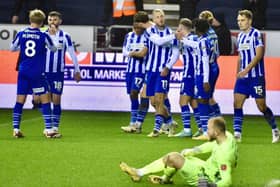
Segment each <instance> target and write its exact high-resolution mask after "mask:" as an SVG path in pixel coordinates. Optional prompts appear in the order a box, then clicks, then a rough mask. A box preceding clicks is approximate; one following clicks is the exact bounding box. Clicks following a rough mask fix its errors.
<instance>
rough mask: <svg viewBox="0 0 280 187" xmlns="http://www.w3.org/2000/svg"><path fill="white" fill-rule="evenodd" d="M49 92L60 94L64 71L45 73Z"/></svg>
mask: <svg viewBox="0 0 280 187" xmlns="http://www.w3.org/2000/svg"><path fill="white" fill-rule="evenodd" d="M46 77H47V80H48V83H49V86H50V92H51V93H54V94H57V95H61V94H62V91H63V86H64V73H46Z"/></svg>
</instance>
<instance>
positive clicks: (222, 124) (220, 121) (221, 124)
mask: <svg viewBox="0 0 280 187" xmlns="http://www.w3.org/2000/svg"><path fill="white" fill-rule="evenodd" d="M211 120H213V124H214V127H215V128H217V129H219V130H220V131H221V132H224V133H225V132H226V121H225V119H224V118H223V117H214V118H211Z"/></svg>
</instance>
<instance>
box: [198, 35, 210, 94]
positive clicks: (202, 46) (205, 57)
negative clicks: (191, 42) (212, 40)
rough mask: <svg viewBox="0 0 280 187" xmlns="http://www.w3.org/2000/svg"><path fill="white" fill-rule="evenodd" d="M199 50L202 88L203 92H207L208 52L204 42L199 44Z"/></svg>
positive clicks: (208, 87)
mask: <svg viewBox="0 0 280 187" xmlns="http://www.w3.org/2000/svg"><path fill="white" fill-rule="evenodd" d="M199 50H201V54H202V55H201V60H202V64H203V88H204V91H206V92H208V91H209V90H210V84H209V72H210V70H209V69H210V68H209V59H210V57H209V52H208V50H207V44H206V41H205V40H203V41H201V42H200V43H199Z"/></svg>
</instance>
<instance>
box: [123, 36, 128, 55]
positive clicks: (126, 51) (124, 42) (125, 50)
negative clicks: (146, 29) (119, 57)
mask: <svg viewBox="0 0 280 187" xmlns="http://www.w3.org/2000/svg"><path fill="white" fill-rule="evenodd" d="M127 37H128V34H126V35H125V38H124V41H123V48H122V54H123V56H124V57H129V47H128V41H127Z"/></svg>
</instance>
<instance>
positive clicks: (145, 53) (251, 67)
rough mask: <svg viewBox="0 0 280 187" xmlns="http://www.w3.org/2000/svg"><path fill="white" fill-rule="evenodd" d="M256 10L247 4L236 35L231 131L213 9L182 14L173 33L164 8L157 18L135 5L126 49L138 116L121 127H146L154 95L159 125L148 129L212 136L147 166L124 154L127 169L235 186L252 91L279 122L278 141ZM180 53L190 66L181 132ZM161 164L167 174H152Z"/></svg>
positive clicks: (161, 179) (133, 173)
mask: <svg viewBox="0 0 280 187" xmlns="http://www.w3.org/2000/svg"><path fill="white" fill-rule="evenodd" d="M252 18H253V17H252V13H251V12H250V11H248V10H240V11H239V12H238V15H237V23H238V26H239V28H240V31H241V32H240V33H239V35H238V39H237V48H238V52H239V55H238V67H237V79H236V83H235V87H234V117H233V127H234V128H233V129H234V135H232V134H231V133H230V132H228V131H226V122H225V120H224V119H223V118H222V117H221V111H220V107H219V105H218V103H217V102H216V101H215V99H214V98H213V93H214V90H215V84H216V81H217V79H218V76H219V66H218V63H217V59H218V57H219V48H218V39H217V35H216V34H215V31H214V30H213V29H212V28H211V27H210V25H211V22H212V21H213V19H215V18H214V16H213V14H212V13H211V12H210V11H202V12H201V13H200V14H199V17H198V18H197V19H195V20H189V19H187V18H182V19H181V20H180V21H179V25H178V28H177V30H176V31H175V33H173V32H172V30H171V29H170V28H169V27H167V26H166V25H165V23H164V12H163V10H160V9H156V10H154V11H153V13H152V19H153V22H150V21H149V18H148V15H147V13H146V12H138V13H136V15H135V17H134V25H133V31H132V32H130V33H128V34H127V36H126V38H125V41H124V45H123V54H124V56H126V57H127V58H128V67H127V76H126V83H127V93H128V94H129V95H130V99H131V119H130V124H129V125H128V126H123V127H121V129H122V130H123V131H124V132H128V133H141V130H142V124H143V122H144V118H145V116H146V114H147V111H148V107H149V101H150V102H151V105H152V106H153V107H154V108H155V111H156V113H155V122H154V129H153V131H152V132H151V133H150V134H148V137H158V136H159V135H160V134H161V133H164V132H166V131H167V133H168V136H170V137H192V138H193V139H195V140H209V141H207V142H206V143H204V144H202V145H200V146H196V147H194V148H187V149H184V150H183V151H181V152H171V153H168V154H166V155H164V156H163V157H161V158H159V159H157V160H155V161H152V162H151V163H149V164H147V165H145V166H143V167H141V168H134V167H131V166H129V165H128V164H126V163H125V162H121V163H120V169H121V170H122V171H124V172H125V173H127V174H128V175H129V176H130V178H131V179H132V180H133V181H140V180H141V178H142V177H143V176H145V175H149V177H148V179H149V181H150V182H151V183H153V184H170V183H173V176H174V175H175V173H179V174H180V176H181V177H182V178H183V181H184V182H185V183H186V184H188V185H191V186H198V187H209V186H210V187H217V186H218V187H228V186H231V185H232V175H231V174H232V170H233V168H235V166H236V163H237V143H236V142H241V132H242V122H243V110H242V108H243V104H244V101H245V100H246V99H247V98H248V97H249V96H251V97H253V98H255V101H256V104H257V107H258V109H259V110H260V111H261V112H262V113H263V114H264V118H265V119H266V121H267V122H268V124H269V125H270V126H271V128H272V143H277V142H279V130H278V127H277V124H276V122H275V118H274V115H273V113H272V111H271V109H270V108H269V107H268V106H267V105H266V102H265V96H266V93H265V92H266V91H265V75H264V59H263V57H264V44H263V41H262V36H261V33H260V31H258V30H257V29H255V28H253V27H252V26H251V25H252ZM180 54H181V55H182V59H183V66H184V68H183V76H182V81H181V90H180V106H181V116H182V122H183V130H182V131H181V132H179V133H175V128H176V126H177V124H176V123H175V122H174V121H173V120H172V117H171V113H170V103H169V100H168V91H169V79H170V71H171V70H172V66H173V65H174V64H175V63H176V61H177V60H178V58H179V55H180ZM140 92H141V93H140ZM139 93H140V97H141V98H140V104H139V103H138V94H139ZM190 107H191V108H192V111H193V114H194V117H195V121H196V124H197V129H198V131H197V132H196V133H194V134H193V133H192V130H191V125H190V118H191V116H190V114H191V113H190V111H191V109H190ZM201 153H210V157H209V158H208V159H207V160H206V161H204V160H201V159H199V158H196V157H194V156H195V155H197V154H201ZM158 172H163V175H162V176H157V175H150V174H154V173H158Z"/></svg>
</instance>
